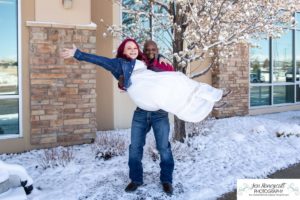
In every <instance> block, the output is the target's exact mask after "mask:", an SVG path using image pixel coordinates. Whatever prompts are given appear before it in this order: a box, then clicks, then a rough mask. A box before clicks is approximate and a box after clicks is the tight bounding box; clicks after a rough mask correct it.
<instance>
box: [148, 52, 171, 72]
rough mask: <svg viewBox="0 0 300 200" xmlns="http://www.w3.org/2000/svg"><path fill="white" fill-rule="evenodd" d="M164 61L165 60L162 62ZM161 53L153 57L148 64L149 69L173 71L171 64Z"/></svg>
mask: <svg viewBox="0 0 300 200" xmlns="http://www.w3.org/2000/svg"><path fill="white" fill-rule="evenodd" d="M164 61H165V62H164ZM166 61H168V60H167V59H166V58H165V57H164V56H163V55H160V54H158V56H157V58H155V59H154V61H153V63H151V64H150V66H148V67H149V69H151V70H153V71H156V72H162V71H175V70H174V67H173V66H172V64H171V63H170V62H169V61H168V62H166Z"/></svg>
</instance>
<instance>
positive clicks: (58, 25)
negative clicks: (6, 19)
mask: <svg viewBox="0 0 300 200" xmlns="http://www.w3.org/2000/svg"><path fill="white" fill-rule="evenodd" d="M26 26H29V27H52V28H69V29H84V30H96V29H97V24H95V23H93V22H92V23H90V24H63V23H56V22H40V21H27V22H26Z"/></svg>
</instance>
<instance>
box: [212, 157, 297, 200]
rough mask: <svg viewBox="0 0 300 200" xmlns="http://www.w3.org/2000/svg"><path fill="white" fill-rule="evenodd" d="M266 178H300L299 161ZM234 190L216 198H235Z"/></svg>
mask: <svg viewBox="0 0 300 200" xmlns="http://www.w3.org/2000/svg"><path fill="white" fill-rule="evenodd" d="M268 178H274V179H281V178H283V179H284V178H287V179H300V163H298V164H295V165H292V166H290V167H289V168H286V169H283V170H279V171H277V172H275V173H274V174H271V175H269V176H268ZM236 199H237V198H236V190H234V191H232V192H229V193H226V194H224V195H223V196H222V197H220V198H218V199H217V200H236Z"/></svg>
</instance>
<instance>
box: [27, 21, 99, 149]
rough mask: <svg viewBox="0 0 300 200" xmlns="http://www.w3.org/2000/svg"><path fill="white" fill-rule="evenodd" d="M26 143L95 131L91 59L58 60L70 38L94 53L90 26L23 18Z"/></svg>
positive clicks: (69, 140)
mask: <svg viewBox="0 0 300 200" xmlns="http://www.w3.org/2000/svg"><path fill="white" fill-rule="evenodd" d="M27 25H28V26H29V31H30V45H29V48H30V49H29V56H30V66H29V67H30V111H31V113H30V116H31V144H32V145H34V146H56V145H70V144H79V143H86V142H91V141H92V140H93V138H95V133H96V91H95V88H96V69H95V65H92V64H89V63H85V62H78V61H76V60H75V59H73V58H71V59H67V60H64V59H62V58H60V56H59V53H60V52H61V51H62V49H63V48H65V47H71V46H72V43H75V44H76V45H77V47H78V48H80V49H81V50H84V51H86V52H91V53H95V48H96V36H95V34H96V32H95V28H90V29H88V28H86V27H82V28H81V27H77V26H62V25H60V26H58V27H55V25H51V24H50V25H49V24H46V25H43V24H42V25H41V24H36V23H31V24H30V23H29V24H27Z"/></svg>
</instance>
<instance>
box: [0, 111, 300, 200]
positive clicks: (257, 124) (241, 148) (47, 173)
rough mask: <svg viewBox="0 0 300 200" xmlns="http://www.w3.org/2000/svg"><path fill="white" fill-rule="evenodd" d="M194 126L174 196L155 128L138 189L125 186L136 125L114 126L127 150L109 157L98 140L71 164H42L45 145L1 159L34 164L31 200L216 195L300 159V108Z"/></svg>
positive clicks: (198, 199)
mask: <svg viewBox="0 0 300 200" xmlns="http://www.w3.org/2000/svg"><path fill="white" fill-rule="evenodd" d="M188 131H189V133H191V134H193V135H194V136H193V137H191V138H189V140H188V142H187V144H188V145H187V144H185V145H181V144H173V149H174V150H173V151H174V152H173V153H174V157H175V171H174V183H173V185H174V195H173V196H172V197H168V196H166V195H165V194H164V193H163V192H162V189H161V186H160V183H159V161H156V162H154V161H153V160H152V157H151V156H150V153H149V151H148V149H149V147H151V146H152V145H153V137H152V135H153V134H152V133H150V134H148V139H147V145H146V147H145V152H144V159H143V164H144V185H143V186H142V187H140V188H139V189H138V190H137V191H136V192H134V193H126V192H124V188H125V187H126V185H127V184H128V183H129V179H128V166H127V157H128V151H127V150H128V149H127V147H128V143H129V137H130V130H116V131H112V132H111V134H112V135H118V138H121V139H124V140H125V141H126V145H125V146H126V152H125V154H124V155H122V156H117V157H113V158H112V159H110V160H107V161H104V160H103V159H95V152H94V151H93V145H78V146H74V147H73V152H74V156H75V158H74V160H73V161H72V162H71V163H69V164H67V165H66V166H65V167H55V168H48V169H42V167H41V166H40V161H39V157H40V155H41V154H42V153H43V151H42V150H35V151H30V152H27V153H22V154H14V155H0V160H3V161H5V162H7V163H15V164H21V165H23V166H24V167H25V168H26V169H27V170H28V172H29V174H30V175H31V176H32V178H33V180H34V187H35V190H34V192H33V193H32V194H31V195H30V196H29V199H31V200H45V199H49V200H52V199H53V200H54V199H55V200H60V199H61V200H62V199H64V200H75V199H78V200H83V199H89V200H92V199H94V200H102V199H103V200H104V199H105V200H116V199H120V200H150V199H155V200H166V199H176V200H182V199H188V200H193V199H194V200H212V199H216V198H217V197H219V196H220V195H222V194H223V193H226V192H229V191H231V190H233V189H234V188H235V187H236V180H237V179H238V178H264V177H266V176H267V175H268V174H271V173H273V172H275V171H276V170H279V169H282V168H286V167H288V166H289V165H291V164H294V163H298V162H300V137H299V135H300V111H294V112H286V113H279V114H270V115H260V116H253V117H251V116H247V117H233V118H227V119H220V120H208V121H206V122H205V123H201V124H198V125H190V126H189V128H188ZM99 134H101V133H99ZM277 134H284V135H288V134H290V135H291V136H289V137H277V136H276V135H277ZM296 135H298V136H296Z"/></svg>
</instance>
